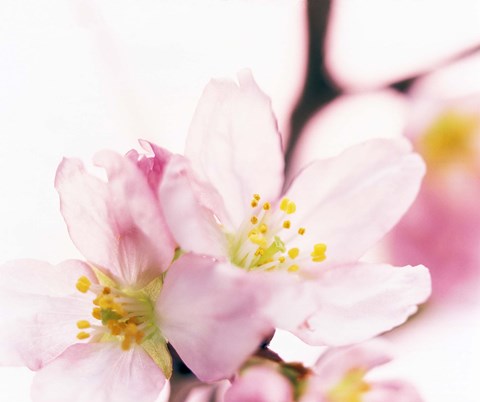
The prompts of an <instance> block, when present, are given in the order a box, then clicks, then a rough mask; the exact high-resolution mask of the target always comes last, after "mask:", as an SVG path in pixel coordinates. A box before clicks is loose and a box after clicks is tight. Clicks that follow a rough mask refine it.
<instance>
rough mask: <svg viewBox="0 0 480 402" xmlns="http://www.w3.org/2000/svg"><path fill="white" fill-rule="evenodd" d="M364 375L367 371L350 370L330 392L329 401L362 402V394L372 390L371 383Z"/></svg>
mask: <svg viewBox="0 0 480 402" xmlns="http://www.w3.org/2000/svg"><path fill="white" fill-rule="evenodd" d="M364 375H365V371H364V370H362V369H353V370H350V371H349V372H348V373H347V374H345V376H344V377H343V378H342V379H341V380H340V382H339V383H338V384H337V385H335V387H333V388H332V389H331V390H330V391H329V392H328V401H329V402H362V395H363V394H364V393H365V392H368V391H369V390H370V385H368V384H367V383H366V382H365V381H364V379H363V377H364Z"/></svg>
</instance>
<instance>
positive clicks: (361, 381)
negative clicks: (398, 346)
mask: <svg viewBox="0 0 480 402" xmlns="http://www.w3.org/2000/svg"><path fill="white" fill-rule="evenodd" d="M391 359H392V357H391V356H390V354H389V353H388V351H387V349H386V347H385V344H384V343H383V342H380V341H379V340H372V341H369V342H366V343H364V344H357V345H353V346H348V347H343V348H334V349H330V350H328V351H327V352H325V353H324V354H323V355H322V356H321V357H320V358H319V359H318V361H317V362H316V364H315V365H314V366H313V367H312V368H311V369H309V368H305V367H303V366H302V365H300V364H296V363H293V364H291V363H273V362H271V361H263V362H261V361H259V362H257V363H256V364H252V365H251V366H250V367H247V368H246V369H244V370H243V371H242V372H241V374H240V375H239V376H238V377H236V379H235V380H234V381H233V384H232V386H231V387H230V388H229V389H228V390H227V392H226V394H225V397H224V402H294V401H299V402H384V401H391V402H421V401H422V398H421V397H420V395H419V394H418V392H417V391H416V390H415V388H414V387H413V386H412V385H410V384H409V383H407V382H404V381H400V380H372V379H370V378H369V371H370V370H371V369H373V368H375V367H376V366H380V365H383V364H385V363H388V362H389V361H390V360H391ZM259 384H262V386H261V387H259Z"/></svg>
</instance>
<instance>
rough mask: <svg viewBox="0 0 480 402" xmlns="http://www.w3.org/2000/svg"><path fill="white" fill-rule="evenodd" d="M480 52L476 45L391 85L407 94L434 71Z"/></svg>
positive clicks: (479, 46)
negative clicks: (416, 83) (417, 82)
mask: <svg viewBox="0 0 480 402" xmlns="http://www.w3.org/2000/svg"><path fill="white" fill-rule="evenodd" d="M478 52H480V45H475V46H472V47H470V48H467V49H464V50H461V51H460V52H458V53H456V54H454V55H452V56H450V57H448V58H446V59H445V60H443V61H441V62H440V63H438V64H436V65H435V66H433V67H430V68H428V69H426V70H425V71H423V72H421V73H419V74H417V75H414V76H411V77H408V78H406V79H404V80H401V81H397V82H394V83H393V84H391V85H390V87H391V88H393V89H396V90H397V91H399V92H402V93H406V92H408V91H409V90H410V88H411V87H412V85H413V84H414V83H415V82H416V81H417V80H419V79H422V78H424V77H425V76H426V75H428V74H431V73H432V72H434V71H437V70H440V69H441V68H443V67H446V66H448V65H449V64H452V63H455V62H458V61H461V60H463V59H466V58H467V57H470V56H473V55H475V54H476V53H478Z"/></svg>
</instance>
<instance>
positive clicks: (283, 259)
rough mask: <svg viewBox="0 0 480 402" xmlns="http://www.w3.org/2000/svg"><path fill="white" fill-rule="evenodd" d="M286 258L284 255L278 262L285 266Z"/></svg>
mask: <svg viewBox="0 0 480 402" xmlns="http://www.w3.org/2000/svg"><path fill="white" fill-rule="evenodd" d="M285 260H286V258H285V257H284V256H283V255H282V256H281V257H278V262H279V263H280V264H283V263H284V262H285Z"/></svg>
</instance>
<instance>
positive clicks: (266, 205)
mask: <svg viewBox="0 0 480 402" xmlns="http://www.w3.org/2000/svg"><path fill="white" fill-rule="evenodd" d="M270 208H271V205H270V203H269V202H266V203H265V204H263V209H264V210H265V211H268V210H269V209H270Z"/></svg>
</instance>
